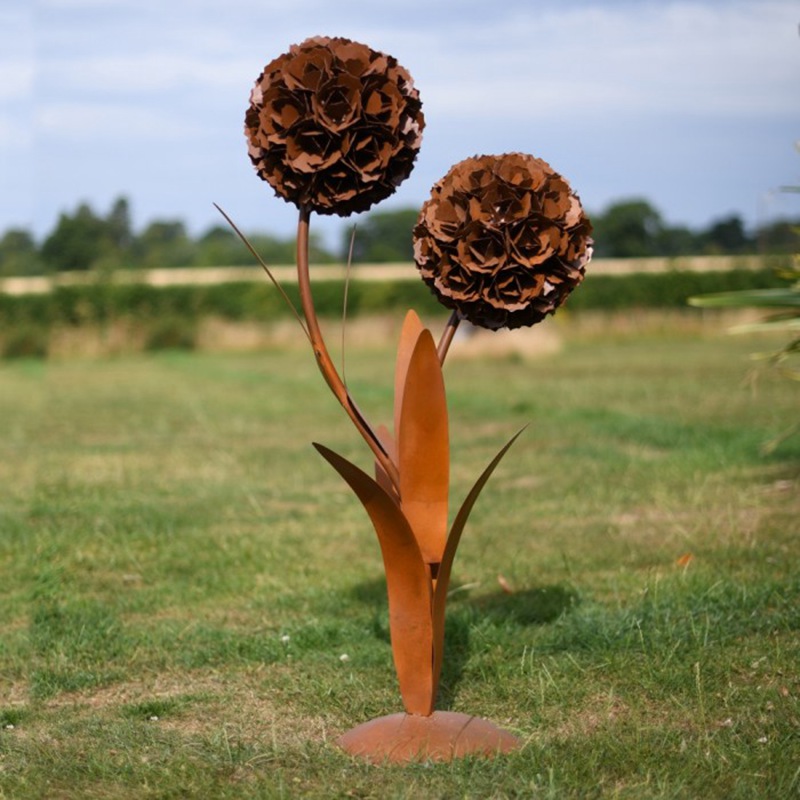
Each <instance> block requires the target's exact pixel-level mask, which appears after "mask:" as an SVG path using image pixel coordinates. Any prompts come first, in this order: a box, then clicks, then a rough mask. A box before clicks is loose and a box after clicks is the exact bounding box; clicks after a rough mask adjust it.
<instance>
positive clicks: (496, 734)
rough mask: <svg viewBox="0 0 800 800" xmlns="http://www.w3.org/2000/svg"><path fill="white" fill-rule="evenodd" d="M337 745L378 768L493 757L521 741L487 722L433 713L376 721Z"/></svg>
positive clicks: (397, 716)
mask: <svg viewBox="0 0 800 800" xmlns="http://www.w3.org/2000/svg"><path fill="white" fill-rule="evenodd" d="M337 744H338V745H339V747H341V748H342V749H344V750H346V751H347V752H348V753H350V755H353V756H359V757H360V758H364V759H366V760H367V761H371V762H372V763H374V764H380V763H383V762H390V763H401V762H406V761H451V760H452V759H454V758H461V757H462V756H468V755H481V756H495V755H497V754H498V753H508V752H510V751H512V750H516V749H517V748H518V747H519V746H520V741H519V739H517V737H516V736H512V735H511V734H510V733H507V732H506V731H504V730H501V729H500V728H498V727H497V726H496V725H493V724H492V723H491V722H489V721H488V720H485V719H480V718H479V717H471V716H470V715H469V714H459V713H457V712H455V711H434V712H433V714H431V715H430V716H429V717H423V716H418V715H416V714H402V713H401V714H390V715H389V716H387V717H378V718H377V719H373V720H370V721H369V722H365V723H363V724H362V725H359V726H358V727H356V728H353V729H352V730H351V731H348V732H347V733H345V734H344V735H343V736H342V737H341V738H339V740H338V741H337Z"/></svg>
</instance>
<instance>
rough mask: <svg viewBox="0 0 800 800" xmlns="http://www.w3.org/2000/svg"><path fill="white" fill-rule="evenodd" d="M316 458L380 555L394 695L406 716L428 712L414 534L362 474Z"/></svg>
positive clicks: (423, 609)
mask: <svg viewBox="0 0 800 800" xmlns="http://www.w3.org/2000/svg"><path fill="white" fill-rule="evenodd" d="M314 447H316V449H317V450H318V451H319V453H320V455H322V457H323V458H324V459H325V460H326V461H327V462H328V463H329V464H330V465H331V466H332V467H333V468H334V469H335V470H336V471H337V472H338V473H339V474H340V475H341V476H342V478H344V480H345V481H346V482H347V484H348V485H349V486H350V488H351V489H352V490H353V491H354V492H355V494H356V495H357V496H358V499H359V500H360V501H361V504H362V505H363V506H364V508H365V509H366V511H367V514H369V517H370V519H371V520H372V524H373V526H374V528H375V533H376V534H377V535H378V541H379V542H380V546H381V553H382V555H383V564H384V569H385V571H386V590H387V594H388V596H389V627H390V630H391V636H392V654H393V656H394V664H395V669H396V670H397V679H398V682H399V683H400V694H401V695H402V697H403V704H404V705H405V708H406V711H407V712H408V713H409V714H423V715H427V714H430V713H431V712H432V711H433V700H434V695H433V686H434V679H433V671H432V670H433V623H432V619H431V599H432V598H431V583H430V580H429V578H428V572H427V570H426V569H425V564H424V562H423V560H422V555H421V553H420V551H419V547H418V546H417V542H416V540H415V539H414V534H413V532H412V531H411V528H410V526H409V524H408V521H407V520H406V518H405V517H404V516H403V514H402V512H401V511H400V509H399V508H398V506H397V505H396V504H395V502H394V500H393V499H392V498H391V496H390V495H389V494H387V492H386V491H384V489H382V488H381V487H380V485H379V484H378V483H376V482H375V481H374V480H372V478H370V477H369V475H367V474H366V473H365V472H363V471H362V470H360V469H359V468H358V467H356V466H355V465H354V464H351V463H350V462H349V461H348V460H347V459H345V458H343V457H342V456H340V455H339V454H338V453H335V452H334V451H333V450H329V449H328V448H327V447H325V446H323V445H321V444H317V443H315V444H314Z"/></svg>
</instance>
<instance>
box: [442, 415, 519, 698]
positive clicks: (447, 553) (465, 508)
mask: <svg viewBox="0 0 800 800" xmlns="http://www.w3.org/2000/svg"><path fill="white" fill-rule="evenodd" d="M527 427H528V426H527V425H526V426H525V427H524V428H521V429H520V430H519V431H517V432H516V433H515V434H514V435H513V436H512V437H511V439H509V441H508V442H507V443H506V444H505V445H504V446H503V448H502V449H501V450H500V452H499V453H498V454H497V455H496V456H495V457H494V458H493V459H492V460H491V461H490V462H489V465H488V466H487V467H486V469H484V471H483V472H482V473H481V476H480V477H479V478H478V480H477V481H475V484H474V486H473V487H472V488H471V489H470V490H469V493H468V494H467V496H466V498H465V499H464V502H463V503H462V504H461V508H459V510H458V514H456V518H455V520H453V526H452V528H451V529H450V534H449V536H448V537H447V545H446V546H445V549H444V555H443V556H442V563H441V565H440V566H439V574H438V576H437V580H436V589H435V590H434V595H433V675H434V680H435V681H436V684H437V685H438V681H439V673H440V672H441V668H442V658H443V655H444V611H445V604H446V602H447V588H448V586H449V584H450V573H451V570H452V568H453V561H454V560H455V557H456V550H457V549H458V543H459V542H460V541H461V534H462V533H463V531H464V526H465V525H466V524H467V519H468V518H469V515H470V512H471V511H472V507H473V506H474V505H475V501H476V500H477V499H478V496H479V495H480V493H481V491H482V490H483V487H484V486H485V485H486V482H487V481H488V480H489V478H490V477H491V475H492V473H493V472H494V470H495V468H496V467H497V465H498V464H499V463H500V461H501V460H502V458H503V456H504V455H505V454H506V453H507V452H508V451H509V449H510V448H511V445H512V444H514V442H516V441H517V439H518V438H519V436H520V434H521V433H522V431H524V430H525V428H527ZM436 688H437V687H436V686H434V692H435V691H436Z"/></svg>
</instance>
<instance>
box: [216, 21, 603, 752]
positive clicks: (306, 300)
mask: <svg viewBox="0 0 800 800" xmlns="http://www.w3.org/2000/svg"><path fill="white" fill-rule="evenodd" d="M421 108H422V107H421V102H420V99H419V94H418V92H417V90H416V89H415V88H414V84H413V81H412V79H411V76H410V75H409V73H408V72H407V71H406V70H405V69H404V68H403V67H401V66H400V65H399V64H398V63H397V61H396V60H395V59H394V58H392V57H391V56H388V55H385V54H383V53H379V52H376V51H375V50H372V49H371V48H369V47H367V46H366V45H363V44H360V43H357V42H353V41H350V40H348V39H344V38H327V37H315V38H312V39H308V40H306V41H304V42H302V43H301V44H299V45H295V46H293V47H291V48H290V50H289V51H288V52H287V53H285V54H283V55H281V56H279V57H278V58H276V59H275V60H273V61H272V62H270V63H269V64H268V65H267V66H266V67H265V69H264V70H263V72H262V73H261V75H260V76H259V78H258V80H257V81H256V83H255V86H254V88H253V90H252V92H251V96H250V105H249V108H248V109H247V113H246V116H245V134H246V136H247V141H248V152H249V155H250V159H251V161H252V163H253V164H254V166H255V168H256V170H257V172H258V174H259V176H260V177H261V178H263V179H264V180H265V181H267V183H269V184H270V186H272V188H273V189H274V190H275V192H276V193H277V194H278V195H279V196H280V197H282V198H284V199H285V200H288V201H290V202H292V203H294V204H295V205H296V206H297V207H298V209H299V212H300V214H299V224H298V232H297V274H298V284H299V290H300V297H301V304H302V312H303V313H302V317H301V315H300V314H299V313H298V315H297V316H298V319H299V320H300V323H301V325H302V326H303V328H304V331H305V333H306V335H307V337H308V339H309V342H310V344H311V347H312V349H313V351H314V355H315V357H316V360H317V364H318V366H319V369H320V371H321V372H322V375H323V377H324V378H325V381H326V382H327V384H328V386H329V387H330V389H331V391H332V392H333V394H334V395H335V396H336V398H337V400H338V401H339V403H340V404H341V405H342V407H343V408H344V410H345V411H346V413H347V415H348V416H349V417H350V419H351V421H352V422H353V424H354V425H355V427H356V429H357V430H358V432H359V433H360V434H361V436H362V437H363V439H364V440H365V442H366V443H367V445H368V446H369V447H370V449H371V450H372V454H373V456H374V459H375V477H374V478H373V477H371V476H370V475H368V474H367V473H365V472H364V471H362V470H361V469H359V468H358V467H357V466H355V465H354V464H352V463H351V462H349V461H348V460H346V459H345V458H343V457H342V456H340V455H338V454H337V453H335V452H333V451H332V450H330V449H328V448H327V447H324V446H323V445H321V444H315V447H316V448H317V450H318V451H319V452H320V454H321V455H322V456H323V457H324V458H325V459H326V460H327V461H328V463H330V464H331V466H332V467H333V468H334V469H335V470H336V471H337V472H338V473H339V474H340V475H341V477H342V478H343V479H344V480H345V482H346V483H347V484H348V486H349V487H350V488H351V489H352V491H353V492H354V493H355V494H356V496H357V497H358V499H359V500H360V501H361V503H362V504H363V506H364V508H365V509H366V511H367V514H368V515H369V517H370V519H371V521H372V524H373V526H374V528H375V532H376V533H377V536H378V541H379V543H380V547H381V552H382V556H383V563H384V568H385V571H386V583H387V593H388V599H389V624H390V631H391V642H392V653H393V657H394V664H395V668H396V671H397V677H398V681H399V685H400V693H401V695H402V699H403V705H404V708H405V711H404V712H401V713H397V714H391V715H389V716H386V717H381V718H378V719H376V720H371V721H369V722H366V723H364V724H362V725H359V726H358V727H356V728H354V729H353V730H351V731H349V732H348V733H346V734H345V735H344V736H342V737H341V739H340V740H339V744H340V745H341V746H342V747H343V748H344V749H345V750H347V751H348V752H350V753H352V754H354V755H358V756H361V757H364V758H367V759H369V760H372V761H376V762H380V761H384V760H388V761H406V760H411V759H417V758H430V759H440V760H446V759H450V758H454V757H458V756H462V755H466V754H470V753H481V754H486V755H490V754H494V753H497V752H506V751H509V750H512V749H514V748H515V747H517V746H518V744H519V743H518V740H517V739H516V738H515V737H514V736H512V735H511V734H509V733H507V732H505V731H502V730H500V729H499V728H497V727H495V726H494V725H493V724H492V723H490V722H488V721H486V720H482V719H479V718H477V717H472V716H469V715H466V714H460V713H455V712H447V711H436V710H435V702H436V695H437V688H438V684H439V675H440V673H441V668H442V660H443V657H444V629H445V604H446V600H447V593H448V588H449V584H450V575H451V570H452V566H453V560H454V558H455V554H456V549H457V547H458V544H459V541H460V539H461V535H462V532H463V530H464V526H465V524H466V522H467V518H468V516H469V514H470V511H471V509H472V507H473V505H474V503H475V501H476V500H477V498H478V495H479V494H480V492H481V490H482V489H483V487H484V485H485V483H486V482H487V480H488V479H489V477H490V475H491V474H492V472H493V471H494V469H495V467H496V466H497V464H498V463H499V462H500V460H501V459H502V457H503V456H504V455H505V453H506V452H507V450H508V449H509V447H511V445H512V443H513V442H514V440H515V439H516V438H517V436H518V435H519V434H517V436H514V437H513V438H512V439H511V441H509V442H508V443H507V444H506V445H505V446H504V447H503V448H502V449H501V450H500V452H499V453H498V454H497V455H496V456H495V458H494V459H493V460H492V461H491V463H490V464H489V465H488V466H487V467H486V469H485V470H484V472H483V473H482V474H481V476H480V477H479V478H478V480H477V481H476V483H475V485H474V486H473V487H472V489H471V490H470V491H469V492H468V494H467V496H466V499H465V500H464V501H463V503H462V504H461V506H460V507H459V509H458V511H457V512H456V514H455V516H454V518H453V520H452V522H451V523H449V524H448V520H449V509H448V499H449V469H450V464H449V433H448V417H447V404H446V399H445V387H444V379H443V376H442V364H443V362H444V359H445V356H446V354H447V351H448V348H449V345H450V342H451V341H452V338H453V334H454V333H455V330H456V328H457V327H458V325H459V323H460V321H461V320H463V319H466V320H468V321H470V322H472V323H473V324H476V325H480V326H483V327H486V328H490V329H499V328H503V327H509V328H515V327H519V326H523V325H533V324H534V323H536V322H539V321H540V320H541V319H543V318H544V316H545V315H547V314H551V313H552V312H553V311H554V310H555V309H556V308H557V307H558V306H560V305H561V304H562V303H563V302H564V300H565V299H566V297H567V295H568V294H569V293H570V292H571V291H572V290H573V289H574V288H575V287H576V286H577V285H578V284H579V283H580V282H581V280H582V279H583V276H584V271H585V267H586V264H587V263H588V261H589V259H590V257H591V249H592V240H591V238H590V234H591V225H590V223H589V220H588V219H587V217H586V215H585V214H584V212H583V209H582V207H581V204H580V201H579V200H578V198H577V196H576V195H575V194H574V193H573V192H572V191H571V190H570V187H569V185H568V184H567V182H566V181H565V180H564V179H563V178H562V177H561V176H560V175H558V174H557V173H556V172H555V171H553V170H552V169H551V168H550V167H549V166H548V164H546V163H545V162H544V161H542V160H540V159H537V158H534V157H533V156H529V155H524V154H520V153H512V154H506V155H501V156H479V157H478V156H476V157H474V158H468V159H466V160H465V161H462V162H461V163H459V164H457V165H456V166H454V167H453V168H452V169H451V170H450V171H449V172H448V173H447V175H446V176H445V177H444V178H443V179H442V180H441V181H439V182H438V183H437V184H436V185H435V186H434V187H433V190H432V192H431V197H430V199H429V200H428V201H427V202H426V203H425V205H424V207H423V208H422V211H421V213H420V216H419V219H418V222H417V225H416V227H415V228H414V231H413V237H414V253H415V260H416V263H417V267H418V268H419V270H420V273H421V276H422V278H423V280H424V281H425V282H426V284H427V285H428V286H429V287H430V288H431V290H432V291H433V292H434V293H435V295H436V296H437V297H438V299H439V300H440V301H441V302H442V303H444V304H445V305H446V306H448V307H449V308H451V309H452V313H451V316H450V320H449V322H448V323H447V325H446V327H445V329H444V332H443V333H442V335H441V338H440V340H439V342H438V345H437V344H436V343H435V342H434V339H433V336H432V334H431V332H430V331H429V330H428V329H426V328H425V327H424V326H423V324H422V323H421V322H420V320H419V318H418V316H417V315H416V314H415V313H414V312H413V311H409V312H408V315H407V316H406V319H405V322H404V324H403V328H402V333H401V336H400V343H399V349H398V354H397V362H396V366H395V379H394V380H395V383H394V385H395V394H394V421H393V430H392V431H390V430H389V428H388V427H386V426H379V427H373V426H372V424H370V422H369V421H368V420H367V419H366V418H365V417H364V416H363V414H362V413H361V412H360V411H359V409H358V406H357V405H356V403H355V402H354V400H353V398H352V397H351V396H350V393H349V392H348V390H347V387H346V385H345V383H344V381H343V380H342V378H341V377H340V375H339V374H338V372H337V370H336V367H335V366H334V364H333V361H332V360H331V358H330V355H329V353H328V349H327V347H326V344H325V340H324V338H323V335H322V331H321V329H320V325H319V321H318V318H317V314H316V312H315V308H314V300H313V293H312V287H311V281H310V277H309V259H308V242H309V220H310V217H311V214H312V212H317V213H320V214H338V215H342V216H347V215H349V214H351V213H353V212H360V211H364V210H366V209H368V208H370V207H371V206H372V205H373V204H375V203H377V202H379V201H380V200H383V199H384V198H386V197H388V196H389V195H391V194H392V193H393V192H394V191H395V189H396V187H397V186H398V185H399V184H400V183H401V182H402V181H403V180H405V178H407V177H408V175H409V173H410V172H411V169H412V168H413V165H414V160H415V158H416V155H417V152H418V150H419V147H420V143H421V141H422V130H423V128H424V117H423V114H422V110H421ZM231 224H232V223H231ZM254 255H256V254H255V253H254ZM256 257H257V255H256ZM259 260H260V259H259ZM262 266H265V265H263V262H262ZM265 269H266V266H265ZM267 272H268V273H269V270H268V269H267ZM270 277H272V276H271V275H270ZM279 288H280V287H279Z"/></svg>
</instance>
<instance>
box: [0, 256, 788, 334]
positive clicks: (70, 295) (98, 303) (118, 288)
mask: <svg viewBox="0 0 800 800" xmlns="http://www.w3.org/2000/svg"><path fill="white" fill-rule="evenodd" d="M780 285H782V283H781V280H780V279H779V278H778V277H776V275H775V274H774V273H773V272H772V271H750V270H731V271H729V272H715V273H699V272H679V271H675V272H666V273H660V274H631V275H623V276H605V275H597V276H591V275H590V276H589V277H588V278H587V279H586V280H585V281H584V283H583V285H582V286H581V287H580V288H579V289H578V290H577V291H576V292H575V293H574V294H573V295H572V296H571V297H570V298H569V300H568V301H567V305H568V307H569V308H570V309H571V310H572V311H581V310H589V309H592V310H604V309H608V310H618V309H626V308H680V307H685V305H686V300H687V298H688V297H690V296H692V295H696V294H704V293H708V292H722V291H732V290H737V289H756V288H769V287H773V286H780ZM284 288H285V289H286V292H287V294H288V295H289V296H290V298H291V299H292V302H293V303H294V304H295V305H296V306H297V307H299V298H298V295H297V287H296V286H294V285H287V286H286V287H284ZM343 292H344V287H343V284H342V282H341V281H320V282H317V283H316V284H315V285H314V299H315V303H316V307H317V310H318V313H319V314H320V315H321V316H341V313H342V298H343ZM406 308H414V309H416V310H417V311H418V312H419V313H420V314H422V315H432V314H435V313H437V311H441V307H440V306H439V305H438V304H437V302H436V301H435V299H434V298H433V295H432V294H431V292H430V291H429V290H428V288H427V287H426V286H425V285H424V284H423V283H422V282H419V281H385V282H374V283H373V282H369V283H366V282H365V283H358V282H355V283H351V285H350V287H349V290H348V314H349V315H358V314H363V313H377V312H384V311H387V312H395V311H402V310H405V309H406ZM289 313H291V312H290V311H289V309H288V307H287V305H286V303H285V301H284V300H283V298H282V297H281V296H280V295H279V293H278V292H277V290H276V289H275V288H274V287H273V286H272V285H271V284H270V283H269V282H268V281H266V279H265V282H264V283H225V284H217V285H212V286H170V287H164V288H157V287H153V286H148V285H145V284H114V283H97V284H93V285H83V286H62V287H59V288H57V289H55V290H54V291H52V292H50V293H48V294H40V295H19V296H13V295H3V294H0V328H2V329H4V330H8V329H9V328H13V327H15V326H20V325H25V326H29V325H36V326H37V327H40V328H44V329H49V328H50V327H51V326H53V325H61V326H63V325H68V326H78V325H81V324H86V323H105V322H110V321H112V320H115V319H122V318H125V319H132V320H135V321H141V322H147V321H152V320H158V319H164V318H168V319H177V318H180V319H183V320H185V321H187V322H193V321H197V320H199V319H201V318H203V317H206V316H216V317H220V318H223V319H227V320H232V321H244V320H271V319H275V318H277V317H280V316H285V315H287V314H289ZM443 313H444V312H443Z"/></svg>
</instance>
